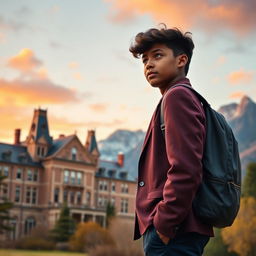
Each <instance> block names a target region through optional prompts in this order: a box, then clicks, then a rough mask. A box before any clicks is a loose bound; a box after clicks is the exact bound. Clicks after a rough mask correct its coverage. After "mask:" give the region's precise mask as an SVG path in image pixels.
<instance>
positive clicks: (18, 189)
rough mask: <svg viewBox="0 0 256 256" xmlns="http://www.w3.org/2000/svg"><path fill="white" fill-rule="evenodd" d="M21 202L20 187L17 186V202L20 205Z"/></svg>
mask: <svg viewBox="0 0 256 256" xmlns="http://www.w3.org/2000/svg"><path fill="white" fill-rule="evenodd" d="M19 201H20V186H16V189H15V202H16V203H18V202H19Z"/></svg>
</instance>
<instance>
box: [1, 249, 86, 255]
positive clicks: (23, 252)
mask: <svg viewBox="0 0 256 256" xmlns="http://www.w3.org/2000/svg"><path fill="white" fill-rule="evenodd" d="M0 256H88V255H87V254H85V253H76V252H60V251H27V250H2V249H0Z"/></svg>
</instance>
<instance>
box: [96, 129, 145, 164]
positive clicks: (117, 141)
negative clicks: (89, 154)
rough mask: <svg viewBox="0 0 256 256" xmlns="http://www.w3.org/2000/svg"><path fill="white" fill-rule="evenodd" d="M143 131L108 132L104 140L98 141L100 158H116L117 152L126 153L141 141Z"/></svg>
mask: <svg viewBox="0 0 256 256" xmlns="http://www.w3.org/2000/svg"><path fill="white" fill-rule="evenodd" d="M144 137H145V132H143V131H142V130H137V131H129V130H116V131H115V132H113V133H112V134H110V135H109V136H108V137H107V138H106V139H105V140H101V141H99V142H98V146H99V149H100V154H101V156H100V158H101V159H104V160H112V161H114V160H116V158H117V154H118V153H119V152H122V153H123V154H125V155H126V154H127V153H128V152H129V151H130V150H133V149H134V148H136V147H137V145H138V144H139V143H140V142H141V141H143V139H144Z"/></svg>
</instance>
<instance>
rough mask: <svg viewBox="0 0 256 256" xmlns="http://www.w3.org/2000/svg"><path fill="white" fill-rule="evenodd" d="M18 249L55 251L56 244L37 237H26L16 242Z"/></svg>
mask: <svg viewBox="0 0 256 256" xmlns="http://www.w3.org/2000/svg"><path fill="white" fill-rule="evenodd" d="M16 248H18V249H29V250H53V249H55V244H54V243H53V242H52V241H47V240H45V239H42V238H37V237H32V236H28V237H24V238H21V239H20V240H18V241H17V242H16Z"/></svg>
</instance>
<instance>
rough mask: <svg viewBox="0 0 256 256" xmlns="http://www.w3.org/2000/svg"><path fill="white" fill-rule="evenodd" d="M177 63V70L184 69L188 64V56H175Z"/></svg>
mask: <svg viewBox="0 0 256 256" xmlns="http://www.w3.org/2000/svg"><path fill="white" fill-rule="evenodd" d="M177 62H178V67H179V68H182V67H185V66H186V64H187V62H188V56H187V55H186V54H181V55H179V56H177Z"/></svg>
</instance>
